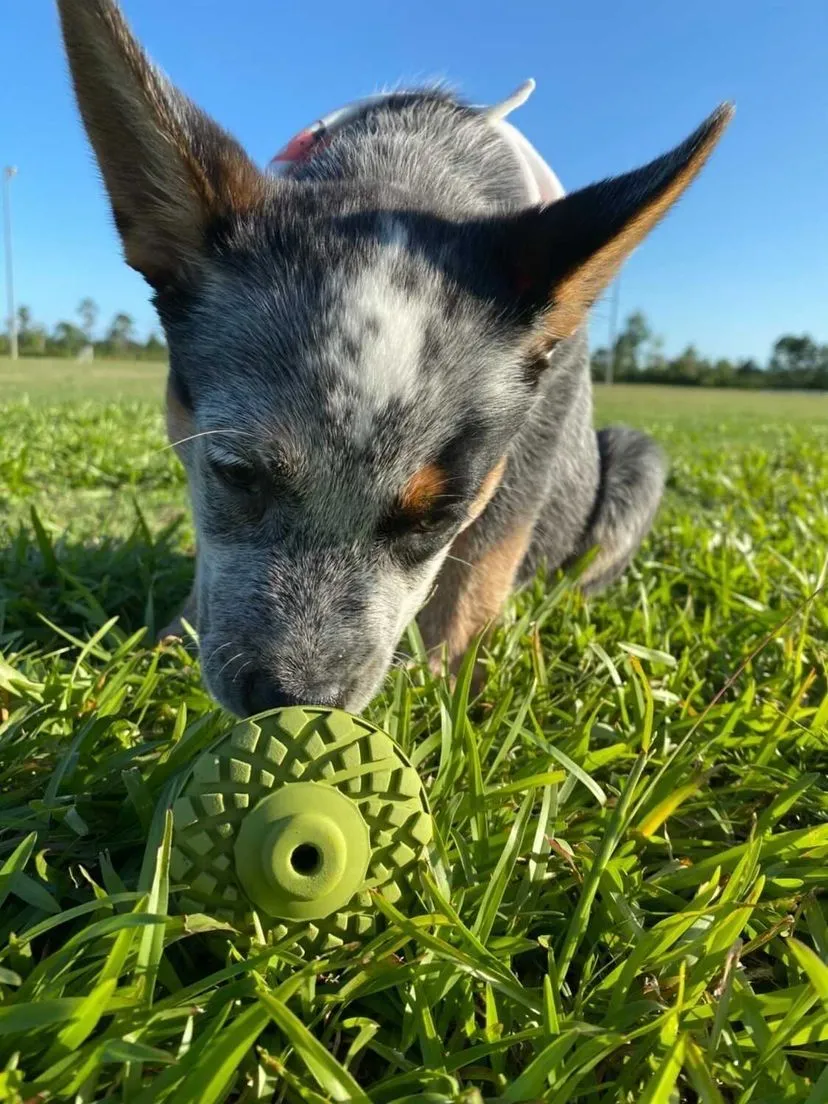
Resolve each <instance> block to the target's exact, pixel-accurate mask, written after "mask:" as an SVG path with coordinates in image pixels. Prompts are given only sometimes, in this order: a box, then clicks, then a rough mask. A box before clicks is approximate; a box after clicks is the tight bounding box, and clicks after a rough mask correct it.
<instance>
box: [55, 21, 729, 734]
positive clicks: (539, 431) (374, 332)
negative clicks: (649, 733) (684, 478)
mask: <svg viewBox="0 0 828 1104" xmlns="http://www.w3.org/2000/svg"><path fill="white" fill-rule="evenodd" d="M58 3H59V8H60V15H61V19H62V24H63V33H64V38H65V42H66V48H67V52H68V56H69V61H70V66H71V71H72V77H73V80H74V86H75V91H76V94H77V99H78V102H79V105H80V111H81V114H82V116H83V120H84V123H85V125H86V129H87V131H88V133H89V137H90V139H91V141H92V145H93V147H94V149H95V152H96V154H97V157H98V161H99V163H100V168H101V171H102V174H103V179H104V183H105V185H106V188H107V191H108V193H109V197H110V200H111V203H112V209H113V212H114V217H115V223H116V226H117V228H118V231H119V233H120V235H121V238H122V239H123V244H124V250H125V254H126V260H127V262H128V264H130V265H131V266H132V267H133V268H136V269H137V270H138V271H139V272H140V273H142V275H143V276H144V277H145V278H146V280H147V282H148V283H149V284H150V286H151V287H152V288H153V290H154V303H155V306H156V307H157V310H158V313H159V316H160V318H161V321H162V323H163V326H164V330H165V332H166V335H167V339H168V342H169V349H170V374H169V384H168V425H169V432H170V436H171V439H172V441H173V442H175V443H176V448H177V450H178V454H179V455H180V457H181V459H182V461H183V463H184V465H185V467H186V469H187V474H188V477H189V485H190V492H191V497H192V504H193V510H194V514H195V522H196V529H197V543H198V554H197V568H196V582H195V586H194V589H193V594H192V596H191V599H190V601H189V602H188V606H187V610H186V611H185V612H186V614H187V616H188V617H189V618H190V619H191V620H196V619H197V625H198V630H199V641H200V649H201V655H202V661H203V667H204V677H205V679H206V683H207V686H208V687H209V689H210V691H211V692H212V694H213V695H214V696H215V697H216V698H217V699H218V700H219V701H220V702H222V703H223V704H224V705H225V706H227V707H228V708H229V709H231V710H233V711H235V712H236V713H240V714H248V713H253V712H257V711H260V710H264V709H266V708H270V707H275V706H279V705H286V704H289V703H318V704H332V705H339V706H343V707H345V708H347V709H350V710H354V711H356V710H359V709H361V708H363V707H364V706H365V704H366V703H367V702H368V701H369V699H370V698H371V696H372V694H373V693H374V692H375V690H376V689H377V687H378V685H379V683H380V682H381V680H382V678H383V676H384V674H385V672H386V670H387V669H388V667H389V664H390V663H391V661H392V657H393V655H394V650H395V648H396V647H397V643H398V641H399V639H400V636H401V634H402V633H403V631H404V629H405V627H406V625H407V624H408V622H410V621H411V619H412V618H414V617H419V625H420V628H421V631H422V633H423V637H424V640H425V642H426V645H427V646H428V647H429V648H430V649H434V653H435V655H438V654H440V655H442V654H443V648H442V647H441V646H442V645H445V648H446V649H447V653H448V659H449V662H451V663H455V662H456V661H457V659H458V658H459V657H461V656H462V655H463V653H464V650H465V649H466V647H467V645H468V643H469V641H470V640H471V639H472V637H473V636H475V634H477V633H478V632H479V631H480V630H482V629H484V628H485V627H486V626H488V625H489V624H490V623H491V621H492V620H493V619H494V618H496V617H497V615H498V613H499V611H500V610H501V607H502V606H503V603H504V601H505V600H506V598H507V597H508V595H509V594H510V592H511V591H512V590H513V588H514V587H515V586H518V585H520V584H521V583H522V582H524V581H525V580H527V579H529V578H530V577H531V576H532V575H533V574H534V572H535V571H536V570H537V569H538V568H539V567H540V566H541V565H542V564H545V565H546V567H547V569H548V570H551V571H554V570H555V569H557V568H559V567H561V566H564V565H567V564H569V563H571V562H572V561H573V560H574V559H576V558H578V557H580V556H581V555H582V554H584V553H585V552H586V551H587V550H589V549H590V548H592V547H594V546H598V552H597V554H596V555H595V558H594V559H592V561H591V563H590V564H589V567H588V569H587V571H586V573H585V575H584V576H583V577H582V579H581V583H582V585H583V586H584V587H585V588H587V589H588V590H590V591H591V590H595V589H596V588H598V587H601V586H603V585H605V584H606V583H608V582H610V581H611V580H612V579H614V578H615V577H616V576H617V575H618V574H619V573H620V572H621V571H622V570H623V569H624V568H625V566H626V565H627V564H628V562H629V560H630V558H631V556H632V555H633V554H634V552H635V551H636V549H637V548H638V546H639V544H640V542H641V540H642V537H643V536H644V535H645V534H646V532H647V530H648V528H649V526H650V524H651V521H652V519H653V516H654V513H655V511H656V508H657V505H658V502H659V499H660V497H661V492H662V487H663V481H664V462H663V459H662V457H661V455H660V453H659V451H658V450H657V448H656V447H655V446H654V445H653V443H652V442H651V441H650V440H648V439H647V438H646V437H644V436H642V435H641V434H639V433H634V432H632V431H630V430H625V429H607V430H603V431H601V432H600V433H597V434H596V432H595V430H594V429H593V425H592V396H591V386H590V374H589V361H588V355H587V341H586V336H585V327H584V322H585V316H586V314H587V311H588V309H589V307H590V306H591V305H592V303H594V302H595V300H596V299H597V298H598V297H599V296H600V295H601V293H602V291H603V290H604V289H605V288H606V286H607V284H608V283H609V281H610V280H611V279H612V278H613V276H614V275H615V273H616V272H617V271H618V269H619V266H620V265H621V263H622V262H623V260H624V258H625V257H626V256H627V255H628V254H629V253H630V251H631V250H632V249H634V248H635V247H636V246H637V245H638V244H639V242H641V240H642V239H643V238H644V236H645V235H646V234H647V233H648V232H649V231H650V230H651V229H652V228H653V226H654V225H655V224H656V223H657V222H658V220H659V219H660V218H661V216H662V215H663V214H664V213H665V212H666V211H667V210H668V208H669V207H670V206H671V205H672V204H673V203H674V202H675V201H676V200H677V199H678V197H679V196H680V195H681V194H682V192H683V191H684V190H685V188H687V186H688V185H689V184H690V182H691V181H692V180H693V178H694V177H695V176H696V174H697V173H698V172H699V170H700V169H701V168H702V166H703V164H704V163H705V161H706V160H707V158H708V156H709V155H710V153H711V151H712V149H713V147H714V146H715V145H716V143H717V141H718V139H719V137H720V136H721V134H722V131H723V130H724V128H725V126H726V125H727V123H728V120H729V119H730V115H731V109H730V108H729V107H727V106H725V107H722V108H719V110H718V111H716V112H715V113H714V114H713V115H711V116H710V117H709V118H708V119H707V120H706V122H704V123H703V124H702V125H701V126H700V127H699V129H698V130H696V131H695V132H694V133H693V134H692V135H691V136H690V137H689V138H687V139H686V141H684V142H683V143H682V144H681V145H680V146H678V147H677V148H676V149H675V150H674V151H673V152H672V153H668V154H666V155H664V156H663V157H660V158H658V159H657V160H655V161H653V162H651V163H650V164H649V165H646V166H645V167H644V168H641V169H638V170H636V171H634V172H629V173H627V174H625V175H623V176H619V177H616V178H614V179H609V180H605V181H602V182H601V183H598V184H593V185H592V186H590V187H587V188H584V189H583V190H581V191H578V192H574V193H572V194H569V195H564V194H563V192H562V189H561V188H560V186H559V185H558V184H557V181H556V180H555V178H554V176H553V174H552V173H551V171H550V170H548V169H547V168H546V166H545V164H544V162H543V161H542V160H541V159H540V157H539V156H538V155H537V153H536V152H535V151H534V150H533V149H532V147H531V146H530V145H529V144H528V143H527V142H526V141H525V139H522V138H521V137H520V136H519V135H518V132H517V131H515V130H514V128H512V127H511V126H510V125H509V124H507V123H505V121H504V119H503V116H504V115H505V113H506V112H507V111H508V110H509V109H510V107H511V106H514V103H515V102H518V101H520V100H521V99H522V98H525V95H526V94H528V90H529V89H528V88H524V89H523V90H522V91H521V92H519V93H518V94H517V95H516V96H515V97H513V100H512V101H511V102H509V101H507V102H506V103H505V104H503V105H501V106H500V108H494V109H489V110H482V109H478V108H473V107H469V106H467V105H464V104H463V103H460V102H458V101H457V100H456V99H455V98H454V97H452V96H450V95H448V94H446V93H444V92H442V91H440V90H436V91H435V90H425V91H417V92H412V93H395V94H391V95H386V96H383V97H375V98H373V99H371V100H368V101H363V102H362V103H360V104H356V105H354V106H352V107H351V108H349V109H346V110H344V111H343V112H338V113H336V114H335V115H334V116H332V117H330V118H329V119H328V120H326V121H323V122H322V123H320V124H318V125H317V126H316V127H314V128H312V129H311V130H309V131H306V132H303V134H301V135H300V136H299V138H298V139H297V140H296V141H295V142H294V143H291V145H290V146H289V147H288V148H287V150H286V152H285V154H284V155H283V157H282V159H281V169H282V171H281V172H280V173H275V172H272V171H270V172H263V171H261V170H260V169H259V168H257V167H256V166H255V165H254V164H253V162H252V161H251V160H250V158H249V157H248V156H247V155H246V154H245V152H244V151H243V150H242V149H241V147H240V146H239V145H238V144H237V143H236V142H235V141H234V140H233V138H231V137H230V136H229V135H228V134H226V133H225V132H224V131H223V130H222V129H221V128H220V127H219V126H218V125H217V124H216V123H215V122H213V121H212V120H211V119H210V118H208V117H207V116H206V115H204V114H203V113H202V112H201V111H200V110H199V109H198V108H197V107H196V106H195V105H194V104H193V103H192V102H191V101H190V100H188V99H187V98H186V97H185V96H183V95H182V94H181V93H180V92H178V91H177V90H176V89H175V88H174V87H173V86H172V85H171V84H169V83H168V81H167V80H166V79H165V77H164V76H163V75H162V74H161V73H160V72H159V71H158V69H156V68H155V67H154V66H153V65H152V64H151V63H150V62H149V60H148V59H147V57H146V55H145V54H144V52H143V51H142V49H141V47H140V46H139V45H138V43H137V42H136V41H135V39H134V38H133V36H132V34H131V32H130V30H129V28H128V27H127V25H126V23H125V21H124V19H123V17H122V15H121V13H120V11H119V9H118V7H117V5H116V3H115V2H114V0H58Z"/></svg>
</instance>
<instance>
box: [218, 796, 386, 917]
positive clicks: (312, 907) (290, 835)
mask: <svg viewBox="0 0 828 1104" xmlns="http://www.w3.org/2000/svg"><path fill="white" fill-rule="evenodd" d="M235 853H236V874H237V876H238V879H239V882H240V883H241V886H242V889H243V890H244V891H245V893H246V894H247V896H248V897H249V898H250V900H251V901H252V902H253V904H255V905H256V906H257V908H259V909H261V911H262V912H264V913H265V914H266V915H268V916H272V917H274V918H276V919H279V920H321V919H323V918H324V917H326V916H330V915H331V914H332V913H334V912H337V911H338V910H339V909H341V908H344V907H345V905H347V904H348V902H349V901H350V900H351V898H352V897H353V896H354V894H355V893H356V892H357V890H358V889H359V888H360V886H361V885H362V883H363V881H364V880H365V875H366V872H367V870H368V862H369V860H370V858H371V840H370V836H369V833H368V825H367V824H366V823H365V821H364V819H363V817H362V814H361V813H360V811H359V808H358V806H357V805H356V803H355V802H354V801H353V800H352V799H351V798H349V797H346V796H345V794H343V793H340V792H339V790H335V789H333V787H331V786H325V785H323V784H321V783H319V782H292V783H288V784H287V785H286V786H283V787H282V788H281V789H279V790H276V791H275V792H274V793H272V794H270V796H269V797H265V798H263V799H262V800H261V801H260V802H259V804H258V805H257V806H256V807H255V809H253V811H252V812H251V813H249V814H248V815H247V816H246V817H245V819H244V820H243V822H242V825H241V828H240V829H239V834H238V837H237V839H236V844H235Z"/></svg>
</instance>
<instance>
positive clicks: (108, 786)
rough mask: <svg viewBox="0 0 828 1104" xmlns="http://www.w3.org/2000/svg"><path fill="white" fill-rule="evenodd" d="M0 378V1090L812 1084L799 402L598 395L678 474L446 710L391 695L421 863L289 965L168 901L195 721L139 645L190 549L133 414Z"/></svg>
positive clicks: (827, 469) (822, 831) (154, 1096)
mask: <svg viewBox="0 0 828 1104" xmlns="http://www.w3.org/2000/svg"><path fill="white" fill-rule="evenodd" d="M149 367H151V366H149ZM141 370H142V371H143V368H142V369H141ZM153 371H156V370H155V369H153ZM115 374H116V373H115V371H114V370H111V371H110V376H114V375H115ZM4 378H5V380H6V385H5V386H4V385H0V386H3V390H4V395H5V396H6V397H8V398H9V399H10V401H9V402H8V403H7V404H6V405H5V407H3V408H2V411H0V413H1V414H2V418H3V421H2V424H3V433H2V444H0V534H1V535H2V539H0V656H2V658H0V1100H8V1101H18V1102H20V1101H27V1102H28V1101H47V1100H73V1101H78V1102H86V1101H113V1102H114V1101H118V1102H120V1101H129V1102H132V1104H144V1102H152V1104H156V1102H163V1101H170V1102H174V1104H187V1102H192V1104H196V1102H198V1104H209V1102H212V1101H222V1100H232V1101H238V1102H245V1104H246V1102H252V1101H282V1100H284V1101H307V1102H319V1101H328V1100H338V1101H345V1100H355V1101H373V1102H376V1104H391V1102H399V1104H401V1102H403V1101H411V1102H415V1101H416V1102H423V1104H431V1102H434V1104H437V1102H444V1101H445V1102H448V1101H458V1102H461V1101H462V1102H465V1104H473V1102H474V1101H481V1100H486V1101H489V1100H491V1101H500V1102H501V1104H509V1102H518V1101H540V1100H542V1101H550V1102H552V1104H564V1102H569V1101H583V1102H585V1104H609V1102H615V1101H622V1102H629V1104H668V1102H669V1104H673V1102H701V1104H719V1102H723V1101H724V1102H733V1104H737V1102H738V1104H748V1102H750V1104H775V1102H777V1101H778V1102H780V1104H782V1102H785V1104H788V1102H791V1101H802V1102H807V1104H820V1102H826V1101H828V1073H826V1057H828V1046H826V1044H827V1043H828V913H827V912H826V894H825V889H826V886H828V791H827V790H826V780H825V772H826V767H828V681H827V680H826V674H827V671H826V662H827V661H828V606H826V602H825V599H824V594H821V593H819V591H820V588H821V587H822V586H823V585H824V583H825V581H826V574H828V511H826V499H827V497H828V465H826V463H825V456H826V453H828V403H826V399H825V398H823V397H819V396H810V397H802V396H795V395H784V396H779V395H773V396H764V395H756V394H747V395H745V394H740V393H727V394H725V393H712V392H711V393H707V392H705V393H701V392H690V391H686V392H682V391H675V390H672V391H668V390H663V391H662V390H658V389H649V388H647V389H645V388H626V389H624V388H616V389H613V390H612V391H611V392H609V393H604V392H602V393H601V394H600V395H599V413H600V420H601V421H606V420H608V419H609V418H610V417H612V418H623V419H625V420H627V421H631V422H634V423H636V424H642V425H648V426H650V427H651V428H652V429H653V431H654V432H655V433H656V434H657V436H659V438H660V439H661V440H662V441H663V442H664V444H665V446H666V447H667V449H668V451H669V453H670V455H671V457H672V460H673V470H672V475H671V480H670V488H669V493H668V497H667V502H666V504H665V507H664V509H663V511H662V513H661V515H660V518H659V521H658V524H657V527H656V530H655V532H654V534H653V536H652V538H651V539H650V540H649V542H648V543H647V545H646V547H645V549H644V550H643V552H642V554H641V555H640V556H639V557H638V559H637V561H636V564H635V567H634V568H633V569H632V570H631V571H630V572H629V573H628V575H627V576H626V578H625V579H624V581H623V582H622V583H620V584H619V585H617V586H616V587H615V588H614V589H613V590H611V591H610V592H609V593H607V594H606V595H605V596H603V597H601V598H600V599H598V600H593V601H591V602H589V603H586V602H585V601H584V600H583V599H582V598H581V597H580V596H579V595H578V593H577V591H575V590H573V589H572V587H571V586H570V585H569V583H568V582H567V581H566V580H552V581H551V582H549V583H546V584H544V583H541V582H540V581H538V582H537V584H536V585H534V586H533V587H532V588H530V589H529V590H528V591H527V592H525V593H523V594H522V595H520V596H519V597H518V598H517V599H516V600H515V601H514V602H513V603H512V605H511V607H510V609H509V611H508V614H507V617H506V619H505V621H504V624H503V626H502V627H501V628H500V629H499V631H498V632H497V634H496V636H495V638H494V640H493V642H492V644H491V648H490V651H489V653H488V654H487V657H486V663H487V670H488V680H487V684H486V687H485V689H484V692H483V694H482V696H481V699H480V700H479V701H478V702H476V703H473V704H472V705H471V706H470V707H468V708H467V702H466V697H465V695H466V693H467V684H466V682H465V681H464V680H463V679H461V680H460V681H459V683H458V686H457V688H456V689H455V690H454V691H453V692H452V691H450V689H449V687H448V686H447V684H446V683H445V682H444V681H442V680H435V679H432V678H430V677H429V676H428V675H427V674H426V673H424V672H416V673H414V674H413V675H411V676H408V675H405V674H403V673H402V672H399V671H398V672H395V673H394V674H393V675H392V676H391V677H389V680H388V683H387V686H386V688H385V691H384V693H383V695H382V696H381V697H380V698H379V699H378V700H377V701H376V702H375V703H374V704H373V705H372V707H371V709H370V715H371V717H372V718H373V719H374V720H376V721H378V722H379V723H380V724H381V725H382V726H383V727H385V728H386V729H387V730H388V731H389V732H390V733H391V734H392V735H393V736H394V737H395V738H396V739H397V740H398V741H399V742H400V743H401V745H402V746H403V748H404V749H405V750H406V751H407V752H408V753H409V754H410V755H411V756H412V758H413V760H414V762H415V763H416V765H417V767H418V769H419V771H420V774H421V776H422V778H423V779H424V782H425V784H426V787H427V788H428V790H429V792H430V794H431V799H432V805H433V809H434V813H435V821H436V827H437V830H438V834H439V840H440V846H439V847H438V848H437V849H436V850H435V854H434V856H433V864H432V867H431V870H430V871H429V872H428V873H427V875H426V876H425V878H424V881H423V885H422V894H421V896H422V900H421V906H420V908H419V910H417V911H416V912H415V913H414V914H412V915H411V916H402V915H400V914H397V913H395V912H394V910H393V908H392V907H390V906H388V905H386V904H384V903H383V902H381V901H378V902H377V905H378V908H379V909H381V910H382V911H383V912H384V913H385V914H386V918H387V926H386V928H385V931H384V932H383V933H382V934H381V935H379V936H377V937H375V938H374V939H373V940H372V942H370V943H369V944H368V945H366V946H364V947H362V948H360V949H359V950H358V951H357V950H356V949H355V948H352V947H346V948H342V949H339V950H334V951H332V952H331V953H330V954H328V955H326V956H325V958H324V959H322V960H310V961H307V960H305V959H302V958H301V957H300V956H299V953H298V951H299V948H298V947H297V946H295V945H276V946H274V945H272V944H268V943H267V942H266V941H265V942H264V943H263V942H262V941H261V939H260V937H257V935H256V934H255V931H254V932H253V933H252V937H251V932H245V933H237V932H233V931H227V930H225V929H224V928H222V927H221V926H220V925H218V924H217V923H216V922H215V921H214V920H212V919H211V918H209V917H205V916H182V915H180V914H179V913H178V911H177V908H176V894H175V886H174V885H172V886H171V885H170V881H169V872H168V863H167V859H168V853H169V845H170V832H169V822H168V817H167V815H166V809H167V807H168V805H169V801H170V798H171V794H172V792H173V789H174V784H175V779H176V776H177V772H178V770H179V769H180V767H181V766H182V765H184V764H186V763H188V762H191V761H192V759H193V757H194V756H195V755H196V754H197V753H198V751H199V749H200V748H202V747H204V746H205V745H206V744H207V743H208V742H209V741H210V739H211V738H212V737H213V735H214V733H215V731H216V726H220V725H221V723H222V722H223V718H222V717H221V715H220V714H217V712H216V711H214V709H213V706H212V704H211V702H210V701H209V699H208V698H207V696H206V694H205V693H204V691H203V690H202V688H201V686H200V682H199V677H198V668H197V663H196V662H195V660H194V659H193V657H192V655H191V652H190V651H189V650H187V649H186V648H184V647H178V646H168V647H154V646H153V644H152V633H153V631H154V630H155V629H156V628H157V627H158V626H159V625H161V624H162V623H163V620H164V618H166V617H167V616H168V614H169V613H170V612H171V611H172V610H173V609H174V607H175V605H176V603H177V602H178V601H179V600H180V599H181V598H182V597H183V595H184V593H185V592H186V589H187V582H188V572H189V562H188V554H189V552H190V551H191V543H192V532H191V530H190V527H189V522H188V521H187V520H186V518H182V516H181V515H182V512H183V507H184V501H185V493H184V483H183V478H182V475H181V472H180V470H179V468H178V465H177V462H176V461H175V459H174V457H173V456H172V455H171V453H170V452H169V451H164V450H163V448H162V446H163V438H162V429H161V419H160V416H159V414H158V411H157V408H156V405H155V404H154V402H152V403H151V402H145V403H138V402H135V401H134V393H133V398H130V397H129V396H128V395H127V394H126V392H125V391H122V390H119V387H120V385H121V384H123V383H124V380H123V378H119V379H118V380H117V381H115V382H113V380H112V379H111V378H109V377H108V378H107V380H106V381H105V384H104V385H103V386H102V387H101V397H102V398H103V399H104V400H105V401H103V402H101V401H98V400H96V399H95V398H94V397H93V394H94V389H95V387H97V386H98V384H97V381H93V380H92V379H91V377H88V378H87V379H86V380H84V381H81V384H80V385H79V390H81V391H83V392H84V395H83V396H81V397H78V398H77V399H76V400H74V401H73V402H71V403H69V404H66V405H52V404H50V402H49V401H48V400H49V398H50V395H52V394H53V389H52V388H51V387H50V388H48V389H45V391H46V393H43V394H41V395H40V396H35V395H34V394H33V395H32V398H31V400H30V401H14V398H15V393H14V388H11V391H10V389H9V386H8V374H7V367H6V368H0V379H4ZM27 386H28V385H27ZM152 386H153V388H156V383H155V382H153V385H152ZM130 387H131V384H130ZM33 390H36V387H34V386H33ZM127 390H129V388H127ZM116 395H118V396H119V399H118V401H117V402H116V401H112V400H113V397H114V396H116Z"/></svg>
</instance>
